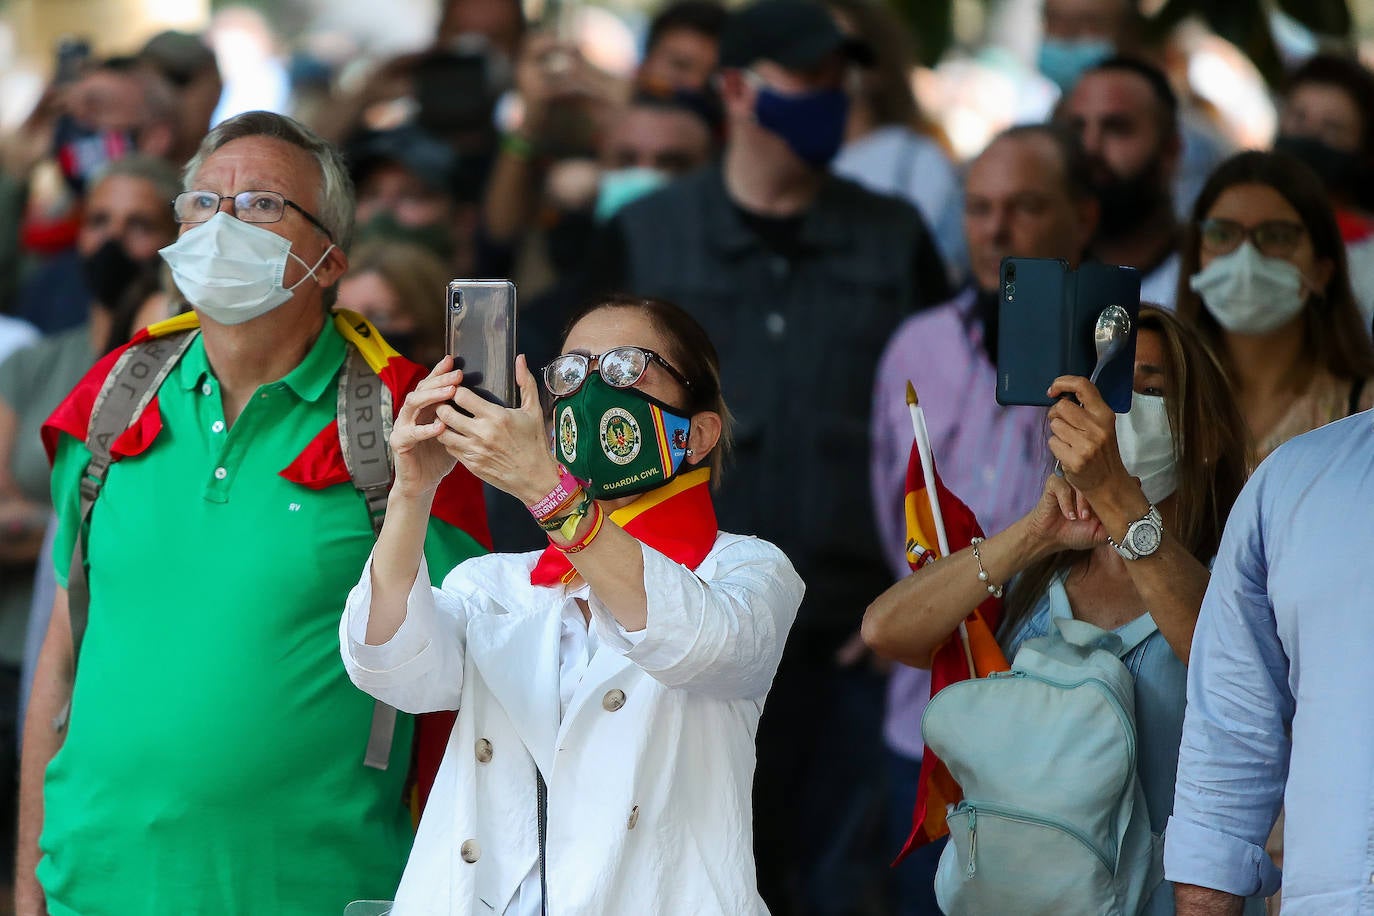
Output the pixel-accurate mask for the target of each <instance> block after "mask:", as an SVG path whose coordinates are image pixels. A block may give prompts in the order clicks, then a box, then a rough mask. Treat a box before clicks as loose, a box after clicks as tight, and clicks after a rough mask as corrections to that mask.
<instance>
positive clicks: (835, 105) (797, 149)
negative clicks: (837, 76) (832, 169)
mask: <svg viewBox="0 0 1374 916" xmlns="http://www.w3.org/2000/svg"><path fill="white" fill-rule="evenodd" d="M754 119H755V120H757V121H758V123H759V126H760V127H763V128H765V129H767V130H770V131H772V132H773V133H775V134H777V135H778V136H779V137H781V138H782V139H783V142H784V143H786V144H787V146H788V148H789V149H791V150H792V152H794V153H796V155H797V158H798V159H800V160H802V161H803V162H805V163H806V164H807V165H810V166H811V167H812V168H817V169H823V168H825V167H827V166H828V165H830V162H831V160H833V159H834V158H835V156H836V155H837V154H838V153H839V151H840V146H841V145H842V144H843V143H844V128H845V124H846V123H847V122H848V120H849V96H848V95H847V94H846V93H845V91H844V90H843V89H821V90H818V91H816V92H800V93H795V94H794V93H783V92H778V91H777V90H776V89H770V88H769V87H767V86H759V88H758V96H757V98H756V99H755V101H754Z"/></svg>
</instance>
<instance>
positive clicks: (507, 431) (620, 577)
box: [340, 298, 803, 916]
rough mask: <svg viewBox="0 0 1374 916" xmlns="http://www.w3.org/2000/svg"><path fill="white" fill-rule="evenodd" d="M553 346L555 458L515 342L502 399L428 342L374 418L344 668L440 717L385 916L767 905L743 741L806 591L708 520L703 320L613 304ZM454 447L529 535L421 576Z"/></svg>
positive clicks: (714, 410) (750, 544)
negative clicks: (391, 402) (383, 478)
mask: <svg viewBox="0 0 1374 916" xmlns="http://www.w3.org/2000/svg"><path fill="white" fill-rule="evenodd" d="M562 353H563V355H561V356H559V357H557V358H556V359H555V360H554V361H553V362H552V363H551V364H550V365H549V366H548V367H547V368H546V369H545V370H544V382H545V385H546V387H547V388H548V392H549V394H550V395H552V398H553V433H554V437H553V451H552V452H550V448H549V435H548V431H547V427H546V424H545V414H544V412H543V411H542V409H541V407H540V398H539V391H538V388H537V386H536V383H535V381H534V378H533V377H532V376H531V375H530V373H529V371H528V370H527V369H526V367H525V364H524V359H523V357H522V358H521V359H520V361H519V362H518V369H517V376H518V379H519V382H520V395H521V398H520V399H521V406H519V407H518V408H510V409H508V408H504V407H500V406H496V405H493V404H491V403H489V402H487V401H485V400H483V399H482V398H481V397H479V396H478V395H476V394H475V393H473V392H472V391H470V390H468V389H466V388H464V387H462V386H461V381H462V377H461V373H460V372H457V371H454V370H453V369H452V363H451V361H450V359H449V358H447V357H446V358H445V359H444V360H443V361H441V362H440V363H439V365H438V366H436V367H435V370H434V371H433V372H432V373H431V374H430V376H429V377H428V378H427V379H426V380H425V381H423V382H422V383H421V384H420V385H419V387H418V388H417V389H416V390H415V392H413V393H412V394H411V395H410V396H408V397H407V399H406V402H405V404H404V405H403V406H402V408H401V410H400V412H399V415H398V416H397V419H396V424H395V428H394V430H393V432H392V436H391V442H392V446H393V449H394V451H395V456H396V481H395V484H394V485H393V487H392V491H391V500H390V504H389V506H388V509H387V517H386V524H385V526H384V527H383V529H382V532H381V535H380V537H379V538H378V541H377V545H376V548H375V549H374V550H373V554H372V558H371V560H370V561H369V563H368V565H367V567H366V568H365V569H364V571H363V575H362V580H361V581H360V582H359V584H358V586H357V588H356V589H355V590H354V591H353V593H352V595H350V597H349V601H348V605H347V608H346V610H345V612H344V616H343V620H342V622H341V626H340V640H341V643H342V649H343V656H344V662H345V664H346V666H347V668H348V671H349V674H350V676H351V677H352V678H353V680H354V682H355V683H356V684H357V685H358V686H359V687H361V688H362V689H363V690H365V691H367V692H368V693H370V694H372V695H373V696H375V697H377V698H379V699H381V700H384V701H386V702H388V703H390V704H392V705H394V706H396V707H398V708H400V709H402V710H406V711H409V712H424V711H429V710H440V709H457V710H459V715H458V720H457V724H456V726H455V727H454V730H453V734H452V737H451V738H450V741H449V745H448V748H447V750H446V753H445V757H444V761H443V764H442V766H441V768H440V771H439V776H438V779H437V781H436V782H435V785H434V790H433V794H432V795H431V797H430V801H429V804H428V806H427V807H426V809H425V815H424V817H423V819H422V821H421V823H420V827H419V833H418V835H417V837H416V840H415V846H414V849H413V851H412V853H411V857H410V861H409V863H408V865H407V867H406V871H405V875H404V876H403V878H402V881H401V886H400V889H399V891H398V893H397V900H396V907H395V910H394V913H395V914H396V916H413V914H445V916H447V914H460V913H461V914H466V913H487V912H497V913H512V914H521V916H526V914H528V916H533V914H538V913H540V912H541V904H547V911H549V912H553V911H555V910H556V911H557V912H565V913H599V914H617V913H624V914H627V916H628V914H635V916H638V914H643V913H655V914H682V916H700V914H708V913H722V914H723V913H730V914H736V913H739V914H743V913H750V914H763V913H766V912H767V911H766V909H765V907H764V904H763V902H762V900H761V898H760V897H759V895H758V891H757V889H756V886H755V878H754V858H753V849H752V809H751V803H750V797H751V788H752V785H751V784H752V778H753V771H754V732H755V730H756V728H757V725H758V720H759V714H760V712H761V711H762V708H763V701H764V697H765V696H766V695H767V693H768V689H769V686H770V684H771V682H772V679H773V674H774V671H775V670H776V668H777V665H778V659H779V657H780V655H781V653H782V647H783V642H784V641H785V639H786V637H787V632H788V629H789V628H790V626H791V624H792V620H793V618H794V616H795V614H796V610H797V607H798V605H799V604H800V603H801V596H802V590H803V586H802V583H801V581H800V579H799V578H798V577H797V575H796V573H795V572H794V571H793V569H792V566H791V564H790V563H789V562H788V561H787V558H786V557H784V556H783V555H782V554H781V552H780V551H778V550H777V548H775V547H773V546H772V545H771V544H768V543H766V542H764V541H760V540H756V539H753V538H746V537H740V536H736V535H731V534H725V533H722V532H719V531H717V529H716V518H715V511H714V508H713V506H712V499H711V490H710V478H711V477H712V475H713V474H714V475H719V472H720V466H721V460H722V457H723V455H724V453H725V452H726V449H727V448H728V444H729V439H730V413H729V411H728V409H727V408H726V406H725V402H724V400H723V399H722V397H721V390H720V372H719V366H718V363H717V358H716V351H715V348H714V346H713V345H712V344H711V341H710V340H709V338H708V337H707V336H706V333H705V331H703V330H702V328H701V327H700V325H698V324H697V323H696V322H695V321H694V320H693V319H692V318H691V317H689V316H688V315H687V314H686V313H685V312H683V311H682V310H681V309H679V308H677V307H676V306H673V305H670V304H668V303H665V302H661V301H656V300H647V299H630V298H614V299H610V300H605V301H601V302H598V303H596V304H593V305H592V306H590V307H589V308H587V309H586V310H584V311H583V312H582V313H581V315H580V316H579V317H577V318H576V319H574V321H573V322H572V324H571V325H570V327H569V330H568V332H567V335H566V337H565V339H564V341H563V346H562ZM458 461H461V462H462V463H463V464H464V465H465V466H466V467H467V468H468V469H469V470H471V471H472V472H473V473H474V474H476V475H477V476H478V477H480V478H482V479H483V480H484V481H486V482H487V483H489V484H491V485H493V486H495V487H497V488H499V489H501V490H503V491H505V492H506V493H509V494H511V495H512V496H514V497H516V498H517V499H520V500H521V501H522V502H523V503H524V504H525V505H526V506H528V507H529V509H530V512H531V514H533V515H534V517H535V519H536V521H538V522H539V524H540V526H541V527H542V528H543V529H544V530H545V531H546V532H547V533H548V537H549V544H548V547H547V549H545V550H544V551H542V552H534V553H528V554H492V555H489V556H486V557H481V558H478V559H475V560H472V561H469V562H466V563H463V564H462V565H460V566H458V567H457V568H456V569H454V570H453V571H452V572H451V573H449V574H448V576H447V577H446V578H445V580H444V584H443V587H442V588H441V589H432V588H430V587H429V586H428V585H426V584H425V583H427V582H428V581H429V579H428V578H427V575H428V573H427V572H426V571H425V569H426V568H425V560H424V550H423V547H424V533H425V532H424V520H425V518H426V517H427V515H428V512H429V503H430V500H431V497H432V494H433V492H434V489H435V487H436V486H437V485H438V483H439V481H440V480H441V479H442V478H443V477H444V475H446V474H447V473H448V472H449V471H450V470H452V469H453V467H454V465H455V462H458Z"/></svg>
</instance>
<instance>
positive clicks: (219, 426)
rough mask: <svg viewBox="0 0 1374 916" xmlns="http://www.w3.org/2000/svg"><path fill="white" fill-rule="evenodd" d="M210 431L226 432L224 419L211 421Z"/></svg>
mask: <svg viewBox="0 0 1374 916" xmlns="http://www.w3.org/2000/svg"><path fill="white" fill-rule="evenodd" d="M210 432H212V433H222V432H224V421H223V420H216V421H215V422H213V423H211V424H210Z"/></svg>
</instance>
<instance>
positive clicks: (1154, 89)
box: [1055, 57, 1182, 308]
mask: <svg viewBox="0 0 1374 916" xmlns="http://www.w3.org/2000/svg"><path fill="white" fill-rule="evenodd" d="M1055 121H1056V122H1058V123H1060V124H1064V125H1065V126H1067V127H1069V128H1070V129H1072V130H1073V131H1074V132H1075V133H1077V134H1078V138H1079V140H1080V141H1082V143H1083V149H1084V151H1085V152H1086V153H1087V154H1088V157H1089V159H1090V161H1091V163H1092V171H1091V181H1092V185H1093V190H1094V191H1095V192H1096V194H1097V198H1098V202H1099V204H1100V205H1101V216H1100V218H1099V220H1098V224H1097V234H1096V236H1094V238H1093V240H1092V244H1091V246H1090V247H1089V250H1088V253H1089V255H1090V256H1092V257H1093V258H1095V259H1096V260H1099V261H1103V262H1104V263H1107V264H1123V265H1125V266H1127V267H1134V268H1136V269H1138V270H1139V271H1140V298H1141V301H1143V302H1157V303H1159V304H1160V305H1163V306H1164V307H1165V308H1173V306H1174V296H1175V292H1176V287H1177V286H1178V251H1177V248H1178V236H1179V232H1178V222H1177V219H1176V217H1175V215H1174V207H1173V196H1172V188H1173V181H1174V175H1175V172H1176V171H1177V169H1178V162H1179V154H1180V151H1181V149H1182V145H1181V143H1180V141H1179V131H1178V99H1177V97H1176V96H1175V95H1174V91H1173V89H1171V88H1170V87H1169V80H1168V79H1167V78H1166V77H1165V76H1164V74H1163V73H1162V72H1161V71H1160V70H1159V69H1158V68H1157V67H1155V66H1154V65H1153V64H1149V63H1146V62H1144V61H1142V60H1137V59H1135V58H1129V57H1114V58H1112V59H1110V60H1107V61H1104V62H1102V63H1100V64H1098V65H1096V66H1095V67H1093V68H1092V69H1090V70H1088V71H1087V72H1086V73H1084V74H1083V77H1082V79H1080V80H1079V81H1078V82H1077V83H1076V84H1075V85H1074V87H1073V90H1072V91H1071V92H1070V93H1069V94H1068V95H1067V96H1065V98H1064V101H1063V102H1062V103H1061V104H1060V106H1059V109H1058V111H1057V112H1056V113H1055Z"/></svg>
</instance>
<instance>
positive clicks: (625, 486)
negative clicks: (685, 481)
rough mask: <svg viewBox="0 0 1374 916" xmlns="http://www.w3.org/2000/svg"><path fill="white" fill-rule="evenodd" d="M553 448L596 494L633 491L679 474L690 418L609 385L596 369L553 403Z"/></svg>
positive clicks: (604, 496) (607, 496)
mask: <svg viewBox="0 0 1374 916" xmlns="http://www.w3.org/2000/svg"><path fill="white" fill-rule="evenodd" d="M553 416H554V436H555V446H554V452H555V453H556V454H557V455H558V460H559V461H561V462H563V464H564V465H565V466H566V467H567V469H568V470H569V471H572V473H573V475H574V476H576V477H578V478H579V479H581V480H590V481H591V493H592V496H593V497H594V498H596V499H617V498H619V497H622V496H633V495H635V494H637V493H644V492H646V491H648V490H653V489H655V488H657V487H661V486H663V485H664V484H665V483H667V482H668V481H670V480H672V479H673V478H674V477H675V476H677V472H678V471H679V470H681V468H682V462H683V459H685V458H686V456H687V434H688V432H689V431H690V430H691V427H692V421H691V420H690V419H689V418H687V417H682V416H679V415H678V414H676V413H674V412H673V408H671V407H669V406H668V405H667V404H664V403H663V402H662V401H659V400H658V399H656V398H651V397H649V396H648V395H646V394H644V393H643V392H642V391H639V390H637V389H634V388H613V387H611V386H610V385H608V384H606V382H605V381H603V380H602V378H601V374H600V373H599V372H596V371H593V372H590V373H589V374H588V375H587V380H586V382H584V383H583V385H582V387H581V388H579V389H578V390H577V391H575V392H573V393H572V394H571V395H569V396H568V397H566V398H561V399H559V400H557V401H555V402H554V407H553Z"/></svg>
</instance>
